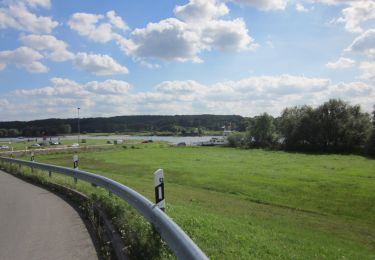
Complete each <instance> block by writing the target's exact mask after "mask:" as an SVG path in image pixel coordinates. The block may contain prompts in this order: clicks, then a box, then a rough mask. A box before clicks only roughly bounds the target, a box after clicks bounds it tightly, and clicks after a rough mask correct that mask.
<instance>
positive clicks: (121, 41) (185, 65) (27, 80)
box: [0, 0, 375, 121]
mask: <svg viewBox="0 0 375 260" xmlns="http://www.w3.org/2000/svg"><path fill="white" fill-rule="evenodd" d="M332 98H340V99H342V100H344V101H347V102H349V103H350V104H352V105H355V104H359V105H361V107H362V109H363V111H366V112H371V111H372V109H373V106H374V105H375V0H180V1H171V0H139V1H130V0H121V1H120V0H117V1H112V0H107V1H100V0H90V1H87V0H86V1H76V0H59V1H57V0H0V121H13V120H26V121H28V120H34V119H44V118H74V117H77V108H78V107H80V114H81V117H94V116H95V117H96V116H118V115H141V114H151V115H176V114H228V115H232V114H236V115H242V116H255V115H259V114H261V113H263V112H267V113H269V114H271V115H273V116H278V115H280V113H281V112H282V110H283V109H284V108H286V107H292V106H301V105H305V104H306V105H311V106H313V107H316V106H318V105H320V104H322V103H323V102H326V101H328V100H329V99H332Z"/></svg>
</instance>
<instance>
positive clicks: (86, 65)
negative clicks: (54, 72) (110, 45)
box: [74, 52, 129, 76]
mask: <svg viewBox="0 0 375 260" xmlns="http://www.w3.org/2000/svg"><path fill="white" fill-rule="evenodd" d="M74 65H75V66H76V67H77V68H79V69H81V70H85V71H88V72H90V73H93V74H95V75H98V76H108V75H115V74H128V73H129V71H128V69H127V68H126V67H124V66H122V65H120V64H119V63H117V62H116V61H115V60H114V59H113V58H112V57H111V56H108V55H100V54H87V53H84V52H80V53H78V54H77V55H76V57H75V59H74Z"/></svg>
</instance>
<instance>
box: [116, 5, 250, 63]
mask: <svg viewBox="0 0 375 260" xmlns="http://www.w3.org/2000/svg"><path fill="white" fill-rule="evenodd" d="M174 12H175V15H176V17H177V18H168V19H164V20H161V21H159V22H157V23H149V24H147V26H146V27H145V28H139V29H135V30H134V31H133V32H132V33H131V34H130V37H129V39H123V40H120V41H119V42H118V43H119V45H120V46H121V47H122V49H123V50H124V52H125V53H126V54H127V55H130V56H132V57H135V58H137V59H140V60H143V59H147V58H157V59H162V60H167V61H180V62H186V61H192V62H196V63H199V62H202V60H201V58H200V57H199V54H200V53H201V52H202V51H210V50H221V51H222V50H224V51H241V50H246V49H253V48H254V47H255V46H256V45H255V44H252V42H253V39H252V38H251V37H250V35H249V32H248V29H247V27H246V24H245V22H244V21H243V19H241V18H237V19H234V20H224V19H219V17H222V16H223V15H226V14H227V13H228V12H229V9H228V8H227V6H226V5H225V4H224V3H220V2H218V1H215V0H209V1H202V0H191V1H189V3H187V4H186V5H182V6H176V8H175V10H174Z"/></svg>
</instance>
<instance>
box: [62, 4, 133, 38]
mask: <svg viewBox="0 0 375 260" xmlns="http://www.w3.org/2000/svg"><path fill="white" fill-rule="evenodd" d="M103 20H106V22H102V21H103ZM68 25H69V27H70V28H71V29H72V30H74V31H76V32H77V33H78V34H79V35H81V36H85V37H87V38H88V39H90V40H92V41H95V42H99V43H106V42H109V41H111V40H116V39H119V38H122V36H121V35H119V34H118V33H116V32H114V31H113V27H115V28H117V29H120V30H122V31H126V30H128V26H127V25H126V24H125V22H124V21H123V20H122V18H121V17H119V16H116V13H115V11H109V12H107V14H106V16H104V15H98V14H89V13H75V14H73V15H72V16H71V18H70V19H69V21H68Z"/></svg>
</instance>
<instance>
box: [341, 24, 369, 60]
mask: <svg viewBox="0 0 375 260" xmlns="http://www.w3.org/2000/svg"><path fill="white" fill-rule="evenodd" d="M345 51H349V52H355V53H360V54H363V55H366V56H367V57H369V58H371V59H375V29H370V30H368V31H366V32H364V33H363V34H362V35H360V36H358V37H357V38H355V39H354V41H353V42H352V44H351V45H350V46H349V47H348V48H347V49H345Z"/></svg>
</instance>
